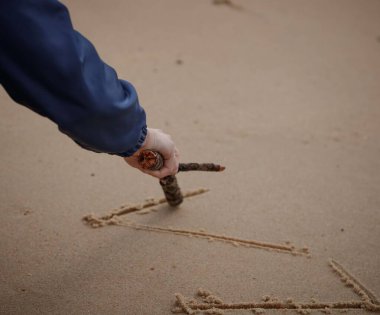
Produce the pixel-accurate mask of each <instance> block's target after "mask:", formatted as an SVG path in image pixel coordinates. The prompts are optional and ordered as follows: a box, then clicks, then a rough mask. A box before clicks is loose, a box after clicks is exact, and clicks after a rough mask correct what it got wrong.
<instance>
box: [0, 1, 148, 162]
mask: <svg viewBox="0 0 380 315" xmlns="http://www.w3.org/2000/svg"><path fill="white" fill-rule="evenodd" d="M0 43H1V46H0V83H1V84H2V85H3V87H4V88H5V90H6V91H7V92H8V94H9V95H10V96H11V97H12V98H13V99H14V100H15V101H16V102H18V103H20V104H22V105H24V106H27V107H29V108H30V109H32V110H33V111H35V112H37V113H39V114H40V115H43V116H45V117H48V118H49V119H51V120H52V121H54V122H55V123H56V124H57V125H58V127H59V129H60V130H61V131H62V132H63V133H65V134H67V135H68V136H70V137H71V138H72V139H73V140H74V141H76V142H77V143H78V144H80V145H81V146H83V147H85V148H87V149H90V150H93V151H96V152H106V153H111V154H117V155H120V156H131V155H133V154H134V153H135V152H136V151H137V150H138V149H139V148H140V147H141V146H142V144H143V143H144V141H145V137H146V133H147V129H146V120H145V113H144V110H143V109H142V107H140V105H139V102H138V98H137V94H136V91H135V89H134V88H133V86H132V85H131V84H130V83H128V82H126V81H123V80H119V79H118V77H117V74H116V72H115V71H114V69H112V68H111V67H110V66H108V65H107V64H105V63H104V62H103V61H102V60H101V59H100V57H99V56H98V54H97V52H96V50H95V48H94V47H93V45H92V44H91V43H90V42H89V41H88V40H87V39H86V38H85V37H83V36H82V35H81V34H80V33H78V32H76V31H75V30H74V29H73V27H72V24H71V20H70V16H69V13H68V11H67V9H66V7H65V6H64V5H63V4H61V3H60V2H58V1H56V0H11V1H9V0H0Z"/></svg>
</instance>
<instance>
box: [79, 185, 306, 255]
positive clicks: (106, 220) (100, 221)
mask: <svg viewBox="0 0 380 315" xmlns="http://www.w3.org/2000/svg"><path fill="white" fill-rule="evenodd" d="M207 191H208V189H203V188H200V189H197V190H193V191H189V192H187V193H185V194H184V197H192V196H196V195H199V194H203V193H205V192H207ZM165 202H166V200H165V198H161V199H149V200H147V201H145V202H144V203H141V204H137V205H133V206H122V207H120V208H118V209H116V210H113V211H112V212H111V213H110V214H108V215H104V216H102V217H97V216H95V215H93V214H89V215H86V216H85V217H83V221H84V222H85V223H86V224H88V225H90V226H91V227H93V228H98V227H103V226H106V225H118V226H124V227H129V228H133V229H135V230H145V231H150V232H159V233H170V234H174V235H182V236H187V237H195V238H201V239H207V240H209V241H219V242H224V243H229V244H231V245H233V246H236V247H238V246H244V247H251V248H260V249H265V250H269V251H277V252H280V253H288V254H292V255H295V256H297V255H302V256H307V257H311V256H310V254H309V249H308V248H307V247H304V248H301V249H296V248H295V247H294V246H293V245H291V244H288V243H287V244H273V243H267V242H260V241H256V240H246V239H241V238H237V237H232V236H226V235H219V234H213V233H209V232H205V231H196V230H185V229H175V228H171V227H160V226H154V225H145V224H139V223H136V222H133V221H131V220H129V219H127V220H125V221H122V220H121V219H120V216H122V215H125V214H128V213H131V212H136V211H139V210H142V209H145V208H149V207H152V206H155V205H158V204H162V203H165Z"/></svg>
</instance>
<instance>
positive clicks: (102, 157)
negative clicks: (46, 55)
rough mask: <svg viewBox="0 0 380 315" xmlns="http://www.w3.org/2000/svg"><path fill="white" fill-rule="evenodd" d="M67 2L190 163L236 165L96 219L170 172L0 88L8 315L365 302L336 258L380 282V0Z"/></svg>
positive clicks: (367, 280)
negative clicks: (87, 145)
mask: <svg viewBox="0 0 380 315" xmlns="http://www.w3.org/2000/svg"><path fill="white" fill-rule="evenodd" d="M64 3H65V4H67V5H68V8H69V9H70V12H71V16H72V20H73V23H74V26H75V28H76V29H78V30H79V31H80V32H82V33H83V34H84V35H85V36H87V37H88V38H89V39H90V40H91V41H92V42H93V43H94V45H95V46H96V47H97V50H98V52H99V54H100V55H101V56H102V58H103V60H105V61H106V62H107V63H108V64H110V65H112V66H113V67H114V68H115V69H116V70H117V72H118V74H119V76H120V77H121V78H124V79H127V80H128V81H130V82H132V83H133V84H134V86H135V87H136V89H137V91H138V94H139V98H140V102H141V104H142V106H143V107H144V108H145V110H146V112H147V117H148V126H150V127H152V128H160V129H163V130H164V131H166V132H167V133H170V134H171V135H172V136H173V138H174V140H175V142H176V144H177V146H178V148H179V150H180V152H181V161H183V162H215V163H220V164H222V165H225V166H226V167H227V169H226V170H225V171H224V172H223V173H201V172H193V173H183V174H178V176H177V178H178V182H179V184H180V186H181V188H182V190H183V191H191V190H194V189H198V188H201V187H203V188H207V189H209V190H210V191H208V192H206V193H203V194H200V195H197V196H193V197H189V198H186V199H185V201H184V203H183V204H182V205H181V206H180V208H178V209H171V208H169V207H168V206H167V205H165V204H160V205H156V206H154V207H153V210H154V211H147V210H148V209H149V208H147V209H144V211H145V212H146V213H145V214H144V215H139V214H138V213H131V214H128V215H123V216H118V219H119V220H120V222H121V223H119V225H106V226H104V227H100V228H91V227H90V226H88V225H86V224H85V223H84V222H83V221H82V218H83V217H84V216H86V215H88V214H90V213H93V214H94V216H97V217H99V216H103V215H105V214H107V213H109V212H110V211H111V210H112V209H115V208H118V207H120V206H121V205H123V204H136V203H137V204H140V203H143V202H144V201H145V200H146V199H147V198H161V197H162V191H161V187H160V185H159V184H158V181H157V180H156V179H154V178H151V177H148V176H146V175H144V174H142V173H140V172H138V171H136V170H134V169H132V168H130V167H128V166H127V164H126V163H125V162H124V161H123V160H122V159H121V158H118V157H115V156H109V155H106V154H96V153H92V152H89V151H85V150H83V149H81V148H80V147H78V146H77V145H76V144H75V143H73V141H71V140H70V139H69V138H68V137H66V136H64V135H63V134H61V133H60V132H59V131H58V130H57V128H56V126H55V125H54V124H53V123H52V122H50V121H48V120H47V119H45V118H42V117H40V116H38V115H36V114H34V113H33V112H31V111H29V110H28V109H26V108H24V107H22V106H19V105H16V104H15V103H13V102H12V100H11V99H10V98H9V96H8V95H7V94H6V93H5V92H4V90H1V91H0V102H1V107H0V115H1V119H0V147H1V150H2V154H1V155H0V174H1V176H0V200H1V206H0V213H1V224H0V239H1V241H0V313H1V314H150V315H151V314H171V312H172V309H173V306H174V305H175V302H176V299H177V298H176V296H177V297H178V298H180V299H181V298H182V296H183V297H185V298H186V299H187V300H189V299H191V298H194V297H196V299H197V301H198V302H196V303H198V304H200V302H202V299H204V300H205V301H203V302H202V303H203V304H204V303H206V305H211V304H212V303H214V304H215V308H214V310H213V312H215V313H218V312H220V311H221V310H220V309H219V308H218V305H220V303H219V302H221V301H223V303H225V304H228V305H232V304H234V305H236V304H239V303H243V302H246V303H259V302H264V301H266V302H268V303H269V302H273V301H274V302H276V303H277V302H281V303H282V304H288V305H291V304H292V303H293V302H295V303H304V304H310V303H313V301H314V302H326V303H327V302H328V303H339V302H347V301H348V302H350V301H354V303H357V302H360V303H362V302H361V301H362V300H361V298H360V297H359V296H358V295H357V294H355V293H354V291H353V290H352V288H350V287H348V286H346V285H345V284H344V283H343V282H342V281H340V277H339V275H338V274H337V273H336V272H335V273H334V272H333V270H332V268H331V266H329V264H328V263H329V261H330V258H333V259H335V260H336V261H337V262H339V264H341V265H342V266H344V268H345V269H347V270H348V271H349V272H350V273H351V274H352V275H354V276H355V277H356V278H357V279H359V280H360V282H361V283H362V284H363V285H364V286H365V287H366V288H367V289H369V290H371V291H372V292H373V293H374V294H375V295H376V294H377V295H378V296H380V242H379V240H380V228H379V226H380V212H379V209H380V106H379V104H380V88H379V82H380V13H379V12H380V2H379V1H374V0H373V1H372V0H368V1H353V0H352V1H351V0H350V1H343V0H340V1H337V0H334V1H327V0H323V1H316V0H312V1H300V0H287V1H282V0H281V1H280V0H277V1H272V0H269V1H256V0H253V1H248V0H233V2H232V3H233V4H234V5H232V6H231V5H228V3H227V4H218V5H217V4H214V3H213V1H208V0H159V1H148V0H141V1H125V0H123V1H122V0H112V1H100V0H94V1H91V2H89V1H83V0H82V1H71V0H70V1H64ZM142 226H145V227H148V228H141V227H142ZM136 227H140V228H137V229H136ZM149 227H150V228H149ZM152 227H155V228H152ZM157 228H158V229H157ZM160 228H161V229H164V231H162V230H159V229H160ZM168 230H175V231H178V230H185V231H190V232H191V233H187V234H186V233H182V234H181V233H173V231H172V232H170V231H168ZM195 232H200V234H201V236H200V235H198V236H197V235H196V233H195ZM194 233H195V234H194ZM198 234H199V233H198ZM209 234H210V235H213V236H210V237H209V236H208V235H209ZM215 235H216V236H227V237H229V238H233V239H235V241H233V242H232V241H231V242H229V241H227V242H226V241H223V239H218V238H217V239H215V237H214V236H215ZM236 239H238V240H240V239H242V240H248V241H249V240H254V241H257V242H259V243H265V244H267V243H269V244H277V245H281V246H285V247H286V246H288V247H289V246H290V247H291V246H293V245H294V247H295V248H296V249H297V250H298V249H300V252H301V254H300V255H293V254H294V253H293V254H292V252H291V251H287V250H284V251H271V250H268V248H262V247H260V246H259V247H255V246H245V245H244V244H245V243H244V244H243V243H239V241H237V242H236ZM234 242H235V243H234ZM264 247H265V246H264ZM302 249H303V252H302ZM307 249H308V251H309V254H310V255H309V256H308V255H307V254H306V253H305V252H306V251H307ZM302 253H303V254H302ZM199 288H203V290H205V291H201V293H202V292H203V295H202V294H201V295H202V296H197V292H198V290H199ZM208 291H209V292H212V294H211V295H208V294H204V292H208ZM176 294H177V295H176ZM210 296H211V297H210ZM367 296H369V295H368V294H367ZM364 298H365V297H364ZM187 300H186V301H187ZM220 300H221V301H220ZM286 301H287V302H286ZM372 302H373V301H372ZM207 303H208V304H207ZM360 303H359V307H360ZM363 303H364V302H363ZM190 304H191V303H190ZM188 305H189V304H186V305H185V307H182V308H179V309H178V308H177V309H174V311H178V312H179V311H181V312H182V313H186V308H187V307H189V306H188ZM282 308H285V310H284V309H283V310H281V309H280V310H270V309H267V310H265V314H283V311H286V308H287V307H282ZM343 308H344V307H343ZM191 311H193V309H192V308H191V307H190V309H188V310H187V312H188V313H190V312H191ZM258 312H260V310H257V311H256V313H258ZM324 312H326V313H328V312H330V310H328V309H327V310H324ZM339 312H340V311H339V310H333V313H334V314H335V313H339ZM366 312H367V311H366V310H360V309H357V308H355V309H351V310H348V314H365V313H366ZM209 313H212V312H211V311H210V310H209ZM287 313H289V314H291V313H294V311H290V310H288V311H287ZM312 313H313V314H314V313H315V314H318V313H320V311H317V310H314V311H313V312H312ZM226 314H236V315H240V314H242V315H243V314H253V312H252V310H251V309H247V310H238V309H231V310H228V309H227V312H226Z"/></svg>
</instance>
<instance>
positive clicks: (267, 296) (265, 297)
mask: <svg viewBox="0 0 380 315" xmlns="http://www.w3.org/2000/svg"><path fill="white" fill-rule="evenodd" d="M261 300H263V301H264V302H268V301H270V296H269V295H264V296H263V297H262V298H261Z"/></svg>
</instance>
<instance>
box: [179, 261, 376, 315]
mask: <svg viewBox="0 0 380 315" xmlns="http://www.w3.org/2000/svg"><path fill="white" fill-rule="evenodd" d="M329 265H330V267H331V268H332V269H333V271H334V272H335V273H337V274H338V276H339V277H340V278H341V280H342V281H343V282H345V284H346V285H347V286H349V287H351V288H352V289H353V291H354V292H355V293H356V294H357V295H359V296H360V298H361V300H362V301H343V302H316V301H313V302H312V303H298V302H293V301H292V300H291V299H288V300H287V301H284V302H281V301H279V300H278V299H276V298H273V299H271V298H264V302H242V303H224V302H223V301H222V300H221V299H220V298H218V297H217V296H215V295H212V294H211V292H209V291H206V290H203V289H199V290H198V293H197V295H198V297H201V299H202V302H199V301H196V300H194V299H187V298H185V297H184V296H183V295H182V294H180V293H176V294H175V297H176V302H175V307H174V308H173V309H172V312H173V313H176V314H179V313H182V314H183V313H185V314H188V315H191V314H197V313H200V312H205V311H206V312H207V311H211V312H212V313H213V314H223V312H224V311H225V310H252V311H256V312H257V311H260V310H265V309H268V310H295V311H297V312H298V313H300V314H310V312H311V310H320V311H323V312H325V313H330V311H331V310H333V309H335V310H342V311H348V310H352V309H357V310H367V311H372V312H380V303H379V302H378V300H377V299H376V297H375V295H374V294H373V293H372V292H371V291H370V290H368V289H367V288H366V287H365V286H364V285H363V284H361V283H360V282H359V281H358V280H357V279H355V277H354V276H353V275H351V274H350V273H349V272H348V271H347V270H345V269H344V268H343V266H342V265H340V264H339V263H337V262H336V261H334V260H330V262H329ZM209 297H212V298H211V299H210V298H209Z"/></svg>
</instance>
